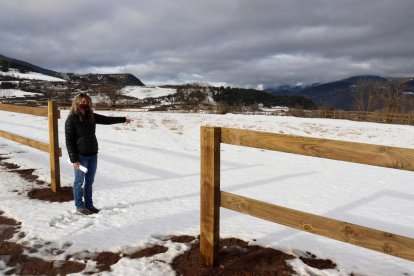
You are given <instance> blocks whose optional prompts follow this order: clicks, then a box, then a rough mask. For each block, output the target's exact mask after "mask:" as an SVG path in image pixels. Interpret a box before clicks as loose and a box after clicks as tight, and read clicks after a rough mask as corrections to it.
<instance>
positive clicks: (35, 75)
mask: <svg viewBox="0 0 414 276" xmlns="http://www.w3.org/2000/svg"><path fill="white" fill-rule="evenodd" d="M0 76H8V77H14V78H18V79H26V80H44V81H50V82H66V81H65V80H64V79H60V78H55V77H51V76H48V75H43V74H40V73H36V72H28V73H20V72H19V71H17V70H16V69H10V71H9V72H0Z"/></svg>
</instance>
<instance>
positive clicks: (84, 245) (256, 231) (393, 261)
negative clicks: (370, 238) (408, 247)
mask: <svg viewBox="0 0 414 276" xmlns="http://www.w3.org/2000/svg"><path fill="white" fill-rule="evenodd" d="M100 113H102V114H106V115H114V116H124V115H126V116H129V117H130V118H132V119H133V120H134V121H133V122H132V123H131V124H129V125H125V124H118V125H111V126H97V136H98V140H99V145H100V152H99V168H98V173H97V176H96V179H95V185H94V200H95V204H96V206H97V207H101V208H103V209H102V211H101V213H99V214H98V215H96V216H95V217H79V216H76V215H74V214H73V211H74V206H73V205H74V204H73V202H67V203H47V202H41V201H37V200H30V199H28V198H26V197H24V196H21V195H18V194H17V193H16V192H13V190H18V191H23V190H26V189H28V185H32V184H28V183H27V182H25V181H23V180H21V179H20V178H17V177H15V176H13V175H11V174H8V173H6V172H4V171H1V170H0V179H1V180H0V191H1V195H2V196H1V197H2V199H1V203H0V209H1V210H3V211H5V215H7V216H11V217H13V218H15V219H16V220H18V221H22V230H23V231H25V232H26V233H27V235H26V237H25V238H24V240H25V241H26V242H27V243H28V245H32V244H35V243H44V242H46V241H49V242H51V244H52V245H53V246H55V247H56V248H61V247H63V246H64V245H65V244H66V245H70V246H69V247H68V248H67V249H66V251H65V254H62V255H61V256H52V255H50V254H49V255H47V254H48V253H47V252H46V251H40V252H39V253H37V254H38V255H40V256H41V257H47V258H49V259H50V258H64V257H65V255H66V254H71V253H74V252H80V251H83V250H89V251H101V250H109V251H117V250H122V249H127V248H129V247H131V246H138V247H145V246H147V244H148V243H153V242H154V243H157V242H159V240H157V237H158V236H163V235H172V234H177V235H179V234H187V235H198V234H199V198H200V195H199V190H200V188H199V183H200V160H199V159H200V152H199V144H200V142H199V137H200V126H201V125H216V126H226V127H235V128H243V129H255V130H261V131H268V132H275V133H284V134H294V135H302V136H311V137H319V138H328V139H337V140H346V141H355V142H363V143H370V144H381V145H389V146H399V147H408V148H414V140H413V139H412V137H414V128H413V127H412V126H401V125H386V124H375V123H364V122H352V121H346V120H329V119H305V118H294V117H275V116H247V115H232V114H227V115H206V114H176V113H174V114H170V113H145V112H136V111H125V112H100ZM67 114H68V113H67V111H62V119H61V120H60V121H59V139H60V146H61V147H62V148H63V156H62V158H61V175H62V183H63V185H65V186H70V185H71V183H72V181H73V171H72V168H71V166H70V164H67V163H66V161H64V160H66V159H67V153H66V150H65V146H64V132H63V129H64V121H65V118H66V117H67ZM46 122H47V121H46V118H41V117H32V116H28V115H23V114H22V115H21V114H14V113H7V112H0V129H2V130H6V131H10V132H13V133H20V134H21V135H23V134H24V135H25V136H28V137H31V138H33V139H37V140H41V141H45V142H47V139H48V134H47V123H46ZM0 154H7V155H8V156H10V157H11V158H10V160H8V162H14V163H17V164H20V165H22V166H23V168H35V169H36V172H37V174H38V175H40V178H41V179H45V180H48V179H49V170H48V166H49V157H48V155H47V154H45V153H43V152H39V151H38V150H36V149H32V148H28V147H25V146H23V145H19V144H16V143H14V142H11V141H8V140H4V139H1V138H0ZM413 183H414V174H413V172H408V171H400V170H394V169H386V168H380V167H373V166H368V165H362V164H353V163H347V162H341V161H334V160H326V159H318V158H312V157H306V156H299V155H294V154H286V153H279V152H270V151H265V150H258V149H251V148H245V147H237V146H230V145H222V150H221V190H223V191H228V192H231V193H235V194H239V195H242V196H247V197H250V198H254V199H257V200H262V201H266V202H269V203H273V204H277V205H281V206H285V207H288V208H293V209H297V210H301V211H304V212H309V213H314V214H317V215H322V216H328V217H331V218H334V219H338V220H344V221H348V222H351V223H356V224H361V225H364V226H367V227H371V228H377V229H381V230H384V231H389V232H391V233H396V234H399V235H404V236H408V237H411V238H414V227H413V225H414V214H413V212H412V210H413V209H414V208H413V207H414V185H413ZM33 185H34V184H33ZM220 235H221V237H238V238H241V239H245V240H249V241H251V243H252V244H259V245H263V246H270V247H274V248H277V249H280V250H284V251H286V252H288V253H295V252H298V251H302V252H303V251H310V252H312V253H314V254H316V255H317V256H318V257H320V258H330V259H332V260H333V261H334V262H335V263H337V264H338V270H327V271H320V272H315V273H316V274H312V275H349V274H351V273H353V274H354V275H372V276H374V275H375V276H377V275H414V263H413V262H409V261H406V260H403V259H399V258H396V257H392V256H388V255H385V254H381V253H378V252H374V251H370V250H367V249H363V248H360V247H356V246H353V245H349V244H345V243H341V242H338V241H334V240H330V239H327V238H323V237H320V236H316V235H312V234H309V233H305V232H301V231H298V230H294V229H290V228H288V227H284V226H281V225H278V224H274V223H270V222H267V221H263V220H260V219H257V218H253V217H249V216H246V215H243V214H239V213H235V212H232V211H229V210H225V209H221V225H220ZM253 239H255V240H256V241H253ZM163 245H164V246H167V247H169V249H170V250H169V251H167V253H165V254H164V255H163V254H160V255H157V259H159V260H162V261H161V262H153V259H151V258H143V259H139V260H130V259H122V260H121V261H120V262H118V263H117V264H116V265H113V266H112V271H111V272H106V273H104V274H103V275H148V274H151V275H172V271H171V269H170V267H169V265H168V263H169V262H170V261H171V259H172V258H173V257H174V256H175V255H176V254H178V253H179V252H182V250H184V249H185V248H178V247H176V245H174V244H163ZM164 262H165V263H164ZM295 268H296V270H297V272H298V273H299V275H311V274H310V272H306V269H305V265H304V264H303V263H301V262H300V261H298V262H296V263H295Z"/></svg>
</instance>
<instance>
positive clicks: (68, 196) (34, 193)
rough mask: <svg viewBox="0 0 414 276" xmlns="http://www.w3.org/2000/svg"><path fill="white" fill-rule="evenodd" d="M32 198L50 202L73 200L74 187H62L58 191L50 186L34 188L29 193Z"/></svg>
mask: <svg viewBox="0 0 414 276" xmlns="http://www.w3.org/2000/svg"><path fill="white" fill-rule="evenodd" d="M27 196H28V197H29V198H31V199H38V200H44V201H50V202H67V201H71V200H73V192H72V187H61V189H60V191H59V192H57V193H54V192H52V190H51V189H50V188H40V189H32V190H30V191H29V192H28V193H27Z"/></svg>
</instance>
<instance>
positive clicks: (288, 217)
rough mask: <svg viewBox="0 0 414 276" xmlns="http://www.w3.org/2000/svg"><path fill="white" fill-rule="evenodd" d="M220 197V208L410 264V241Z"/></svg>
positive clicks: (413, 244) (413, 252)
mask: <svg viewBox="0 0 414 276" xmlns="http://www.w3.org/2000/svg"><path fill="white" fill-rule="evenodd" d="M220 194H221V196H220V206H221V207H224V208H227V209H230V210H233V211H236V212H240V213H244V214H247V215H251V216H254V217H258V218H261V219H264V220H268V221H271V222H276V223H279V224H283V225H286V226H289V227H293V228H296V229H299V230H302V231H306V232H310V233H313V234H317V235H321V236H324V237H328V238H331V239H335V240H338V241H342V242H346V243H351V244H354V245H358V246H361V247H365V248H368V249H371V250H375V251H378V252H381V253H385V254H389V255H392V256H396V257H400V258H404V259H407V260H410V261H414V239H411V238H407V237H404V236H400V235H396V234H392V233H388V232H383V231H379V230H376V229H371V228H368V227H364V226H360V225H356V224H352V223H348V222H343V221H340V220H335V219H330V218H326V217H322V216H317V215H313V214H309V213H305V212H301V211H296V210H293V209H289V208H285V207H281V206H277V205H273V204H270V203H266V202H262V201H258V200H254V199H250V198H247V197H242V196H239V195H234V194H231V193H227V192H221V193H220Z"/></svg>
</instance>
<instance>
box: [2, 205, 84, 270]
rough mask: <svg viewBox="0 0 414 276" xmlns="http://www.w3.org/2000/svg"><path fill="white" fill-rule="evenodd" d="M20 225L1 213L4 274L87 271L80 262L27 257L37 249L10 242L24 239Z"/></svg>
mask: <svg viewBox="0 0 414 276" xmlns="http://www.w3.org/2000/svg"><path fill="white" fill-rule="evenodd" d="M20 224H21V223H19V222H17V221H15V220H14V219H11V218H7V217H5V216H3V212H2V211H0V260H1V261H3V262H4V264H5V265H6V269H4V270H3V271H0V272H1V273H2V274H4V275H66V274H69V273H76V272H80V271H82V270H84V269H85V264H82V263H78V262H73V261H53V260H43V259H40V258H34V257H30V256H28V255H26V254H25V252H30V251H36V249H34V248H30V247H25V246H23V245H22V244H19V243H17V242H12V241H9V239H11V238H13V237H14V236H15V235H18V237H19V238H22V237H24V234H23V235H22V233H19V230H20Z"/></svg>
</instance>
